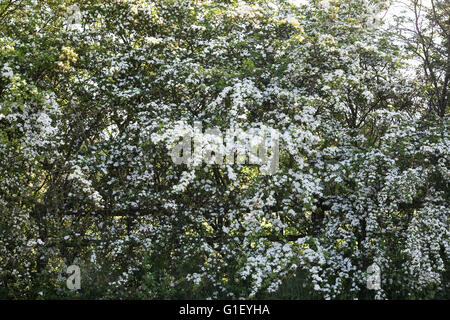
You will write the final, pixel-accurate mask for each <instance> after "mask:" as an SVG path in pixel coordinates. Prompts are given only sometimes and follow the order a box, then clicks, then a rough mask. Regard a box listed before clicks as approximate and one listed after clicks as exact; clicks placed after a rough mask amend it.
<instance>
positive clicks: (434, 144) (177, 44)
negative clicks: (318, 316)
mask: <svg viewBox="0 0 450 320" xmlns="http://www.w3.org/2000/svg"><path fill="white" fill-rule="evenodd" d="M433 3H434V4H436V7H435V8H433V9H434V15H432V14H431V13H432V11H428V12H429V14H428V15H424V16H423V19H424V21H428V24H426V25H425V24H422V25H421V26H423V29H420V30H419V29H417V30H415V33H414V34H413V36H411V34H401V33H400V32H399V31H394V32H393V31H389V29H388V28H386V27H385V26H384V22H383V21H382V20H381V21H380V20H377V18H376V15H375V13H376V12H375V13H374V12H373V9H374V8H378V9H377V10H382V9H383V6H384V5H385V4H386V3H385V2H384V1H378V2H375V3H374V2H369V1H366V0H348V1H343V0H342V1H330V2H326V3H324V2H319V1H315V0H313V1H311V2H309V3H305V4H300V5H294V4H291V3H289V2H287V1H281V0H279V1H262V0H260V1H257V0H254V1H206V0H197V1H182V0H155V1H150V0H109V1H96V0H84V1H82V2H81V1H80V2H79V3H78V6H79V8H80V12H81V16H80V24H79V25H78V24H75V25H68V23H67V21H68V20H69V21H70V19H67V11H68V8H69V6H70V5H73V2H71V1H63V0H59V1H58V0H45V1H32V0H26V1H14V0H12V1H4V2H2V3H0V20H1V24H0V43H1V45H0V160H1V161H0V298H4V299H5V298H6V299H13V298H14V299H17V298H28V299H39V298H44V299H59V298H86V299H89V298H91V299H93V298H95V299H99V298H104V299H154V298H156V299H161V298H164V299H176V298H195V299H197V298H198V299H204V298H232V299H236V298H263V299H264V298H273V299H278V298H281V299H323V298H325V299H355V298H358V299H374V298H388V299H441V298H446V299H448V298H449V295H448V289H449V288H448V285H449V264H448V255H449V225H448V215H449V205H448V199H449V188H448V186H449V178H450V173H449V151H450V148H449V146H450V140H449V139H450V137H449V121H448V120H449V118H448V106H449V93H448V88H447V86H448V82H449V78H450V70H449V67H448V66H449V52H450V50H448V49H447V50H448V51H446V49H445V48H448V46H449V43H450V42H449V38H448V32H447V33H445V32H444V31H445V28H447V27H448V22H447V21H448V18H446V17H448V13H449V10H448V9H449V8H448V6H447V7H445V6H446V4H445V2H444V1H442V2H438V1H434V2H433ZM72 8H73V7H72ZM412 8H414V3H413V4H412ZM73 12H74V11H73V10H72V11H70V14H73ZM421 12H425V11H421ZM446 15H447V16H446ZM75 22H76V21H75ZM439 22H440V23H441V24H444V27H443V31H442V30H441V31H439V30H440V29H439V28H437V27H436V26H437V23H439ZM404 23H405V24H407V22H404ZM445 23H447V24H445ZM447 30H448V29H447ZM399 35H401V39H399ZM414 35H416V36H414ZM421 36H422V38H421ZM421 46H422V49H424V48H425V49H426V50H420V49H417V48H418V47H421ZM441 49H442V50H441ZM421 54H422V56H421ZM416 57H419V58H420V57H422V58H423V59H422V60H420V61H419V63H417V58H416ZM195 121H200V122H201V123H202V125H203V129H206V128H212V127H219V128H221V130H223V131H225V130H227V129H228V128H231V127H239V128H243V129H244V130H247V129H250V128H252V127H255V126H261V125H267V126H270V127H272V128H274V129H276V130H277V131H278V132H279V133H280V141H279V146H280V154H279V168H278V170H277V171H276V172H275V173H274V174H273V175H263V174H261V172H260V169H261V168H260V167H259V166H257V165H248V164H224V165H218V164H216V165H207V164H206V163H205V162H201V161H200V162H197V165H194V166H192V165H186V164H180V165H179V164H175V163H174V162H173V161H172V159H171V156H170V152H169V151H170V140H171V138H173V136H174V134H178V133H180V132H179V131H177V130H178V129H177V128H179V127H177V124H180V123H184V124H186V125H188V126H189V125H190V126H192V125H193V124H194V122H195ZM194 160H195V159H194ZM197 160H198V159H197ZM373 263H376V264H377V265H379V266H380V268H381V288H380V289H379V290H369V289H368V288H367V286H366V281H367V268H368V267H369V266H370V265H371V264H373ZM71 264H76V265H78V266H80V268H81V279H82V280H81V283H82V284H81V286H82V287H81V290H79V291H77V292H72V291H70V290H69V289H67V288H66V278H67V275H66V267H67V266H68V265H71Z"/></svg>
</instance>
